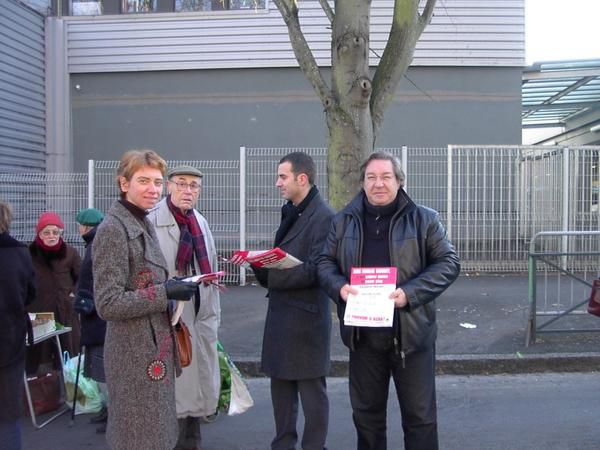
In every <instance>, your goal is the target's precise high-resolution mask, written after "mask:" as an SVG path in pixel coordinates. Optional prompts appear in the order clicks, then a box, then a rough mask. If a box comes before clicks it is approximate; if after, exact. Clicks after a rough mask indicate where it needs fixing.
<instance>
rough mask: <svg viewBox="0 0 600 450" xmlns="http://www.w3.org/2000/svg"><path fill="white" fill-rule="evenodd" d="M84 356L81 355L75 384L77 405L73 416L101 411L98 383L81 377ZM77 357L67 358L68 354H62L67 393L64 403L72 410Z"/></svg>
mask: <svg viewBox="0 0 600 450" xmlns="http://www.w3.org/2000/svg"><path fill="white" fill-rule="evenodd" d="M84 358H85V355H84V354H82V355H81V364H80V365H79V380H78V383H77V403H76V404H75V414H89V413H97V412H99V411H100V410H101V409H102V394H101V393H100V389H99V388H98V383H96V382H95V381H94V380H91V379H90V378H86V377H84V376H83V364H84V362H85V360H84ZM78 359H79V356H75V357H73V358H70V357H69V353H68V352H64V354H63V363H64V370H63V373H64V377H65V391H66V393H67V399H66V403H67V405H69V407H70V408H73V396H74V395H75V380H76V378H77V362H78Z"/></svg>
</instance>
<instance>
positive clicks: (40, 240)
mask: <svg viewBox="0 0 600 450" xmlns="http://www.w3.org/2000/svg"><path fill="white" fill-rule="evenodd" d="M64 229H65V226H64V224H63V222H62V220H61V218H60V217H59V215H58V214H56V213H55V212H45V213H43V214H42V215H41V216H40V218H39V219H38V223H37V225H36V227H35V232H36V236H35V240H34V241H33V242H32V243H31V245H30V246H29V252H30V253H31V259H32V260H33V268H34V269H35V279H36V283H37V291H36V292H37V293H36V297H35V301H34V302H33V303H32V304H31V305H29V307H28V308H27V311H29V312H53V313H54V318H55V320H56V321H57V322H59V323H61V324H62V325H64V326H66V327H71V332H70V333H66V334H63V335H61V336H60V343H61V346H62V350H63V351H67V352H69V353H70V355H71V356H75V355H78V354H79V317H78V316H77V313H76V312H75V309H74V304H73V300H74V298H75V290H76V286H77V280H78V279H79V268H80V266H81V257H80V256H79V253H77V250H75V248H73V247H72V246H70V245H69V244H67V243H66V242H65V241H63V239H62V235H63V232H64ZM52 347H53V346H52V344H51V343H50V342H49V341H48V342H43V343H41V344H39V345H36V346H35V347H33V348H32V349H30V351H28V372H32V371H33V370H37V371H38V372H39V373H42V372H43V371H44V370H46V369H49V367H47V366H46V365H47V364H48V363H49V362H51V352H52ZM40 365H41V367H40ZM32 366H35V367H32ZM55 367H56V366H55Z"/></svg>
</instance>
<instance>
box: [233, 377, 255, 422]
mask: <svg viewBox="0 0 600 450" xmlns="http://www.w3.org/2000/svg"><path fill="white" fill-rule="evenodd" d="M230 372H231V401H230V402H229V410H228V411H227V415H229V416H235V415H236V414H241V413H243V412H245V411H247V410H248V409H250V408H251V407H252V406H253V405H254V400H252V397H251V396H250V391H248V387H247V386H246V383H245V382H244V380H243V379H242V376H241V374H240V372H239V371H238V369H237V367H235V366H233V367H232V368H231V371H230Z"/></svg>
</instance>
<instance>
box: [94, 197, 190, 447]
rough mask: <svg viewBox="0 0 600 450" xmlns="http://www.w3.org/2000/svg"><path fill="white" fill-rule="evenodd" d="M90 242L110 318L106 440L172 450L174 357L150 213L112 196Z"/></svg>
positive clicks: (100, 301) (163, 271)
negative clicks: (139, 214) (140, 214)
mask: <svg viewBox="0 0 600 450" xmlns="http://www.w3.org/2000/svg"><path fill="white" fill-rule="evenodd" d="M92 245H93V247H92V248H93V254H92V260H93V263H92V264H93V275H94V300H95V303H96V310H97V311H98V314H99V315H100V317H101V318H103V319H104V320H106V322H107V327H106V340H105V343H104V368H105V372H106V382H107V387H108V398H109V399H110V400H109V414H108V427H107V432H106V438H107V441H108V443H109V445H110V447H111V448H112V449H114V450H137V449H142V448H143V449H148V450H172V449H173V447H174V446H175V443H176V441H177V434H178V425H177V416H176V413H175V377H176V371H177V370H179V359H178V357H177V356H175V355H176V352H175V343H174V340H173V331H172V327H171V325H170V317H169V314H168V313H167V306H168V300H167V297H166V291H165V287H164V282H165V281H166V279H167V266H166V263H165V260H164V257H163V255H162V253H161V251H160V248H159V246H158V240H157V238H156V233H155V232H154V228H153V227H152V224H151V223H150V222H149V221H148V219H147V218H144V219H143V220H139V219H137V218H136V217H134V216H133V215H132V214H131V213H130V212H129V211H128V210H127V208H125V206H123V205H122V204H121V203H120V202H115V203H114V204H113V206H112V207H111V208H110V210H109V211H108V213H107V214H106V216H105V218H104V220H103V221H102V223H101V224H100V225H99V226H98V231H97V233H96V237H95V238H94V242H93V244H92Z"/></svg>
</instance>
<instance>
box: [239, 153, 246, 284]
mask: <svg viewBox="0 0 600 450" xmlns="http://www.w3.org/2000/svg"><path fill="white" fill-rule="evenodd" d="M240 250H246V147H240ZM245 285H246V268H245V267H243V266H240V286H245Z"/></svg>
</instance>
